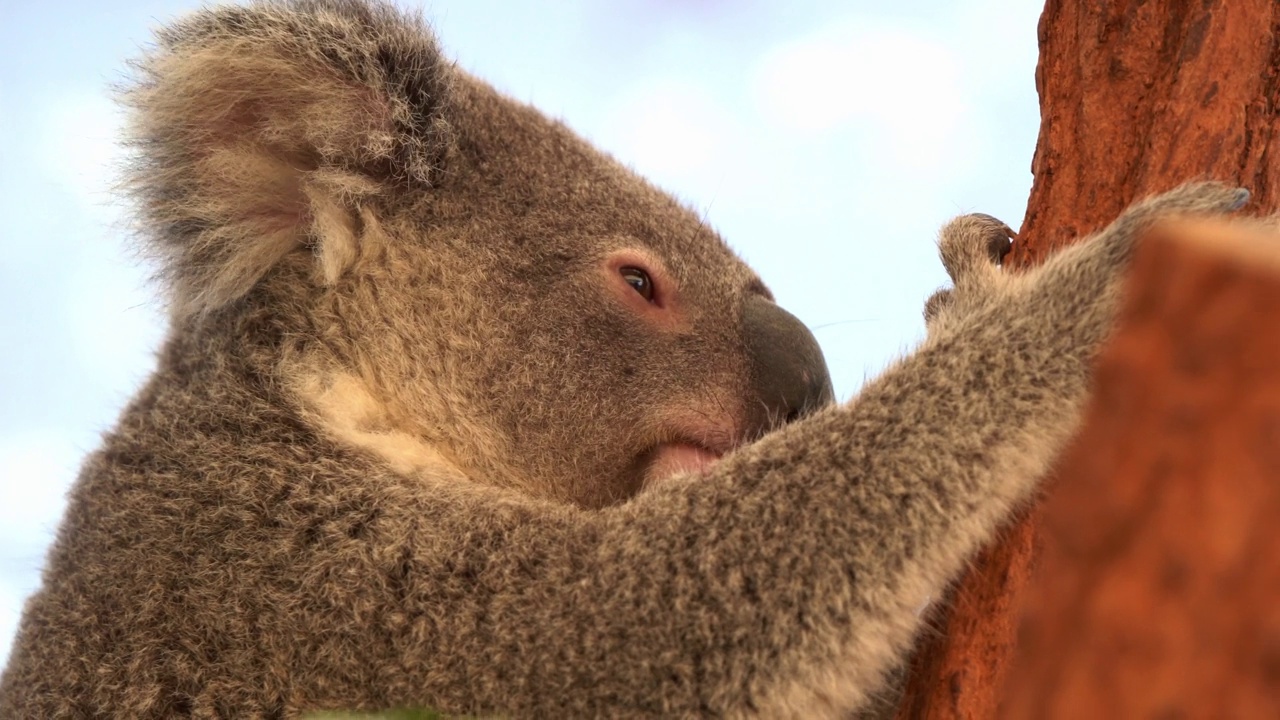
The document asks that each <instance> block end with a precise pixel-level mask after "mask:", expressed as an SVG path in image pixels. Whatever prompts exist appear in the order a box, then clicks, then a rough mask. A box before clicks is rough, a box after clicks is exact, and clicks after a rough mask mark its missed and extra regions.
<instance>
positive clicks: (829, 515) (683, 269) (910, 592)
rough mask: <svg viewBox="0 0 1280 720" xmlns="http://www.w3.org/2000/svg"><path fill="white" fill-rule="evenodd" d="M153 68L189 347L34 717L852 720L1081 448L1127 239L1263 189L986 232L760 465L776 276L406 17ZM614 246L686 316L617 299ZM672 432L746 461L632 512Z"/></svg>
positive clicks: (170, 233) (72, 591)
mask: <svg viewBox="0 0 1280 720" xmlns="http://www.w3.org/2000/svg"><path fill="white" fill-rule="evenodd" d="M139 73H140V76H139V82H138V84H137V85H136V87H135V89H134V90H133V91H132V93H131V94H130V95H129V96H128V102H130V103H131V104H132V105H133V107H134V108H135V123H134V126H133V133H134V134H133V138H134V141H135V142H136V143H137V144H138V146H139V148H140V150H141V158H142V159H141V161H140V165H139V167H138V168H137V170H136V173H135V175H134V189H135V193H136V196H137V198H138V199H139V201H140V208H141V221H142V224H143V226H144V233H145V237H146V238H147V240H146V242H147V243H148V247H149V248H150V250H151V251H152V252H154V253H155V254H156V255H157V256H159V257H161V258H163V259H164V262H165V273H166V277H167V280H168V287H169V289H170V297H171V300H172V307H173V316H172V317H173V320H172V328H171V331H170V334H169V338H168V341H167V343H166V345H165V347H164V350H163V352H162V354H161V357H160V361H159V367H158V370H157V371H156V373H155V375H154V376H153V377H152V379H151V380H150V382H148V383H147V385H146V387H145V388H144V389H143V390H142V391H141V392H140V394H139V396H138V397H137V398H136V399H135V400H134V401H133V403H132V404H131V405H130V406H129V407H128V408H127V410H126V411H125V412H124V415H123V417H122V418H121V420H120V423H119V425H118V426H117V427H116V429H115V430H114V431H112V432H111V433H110V434H109V435H108V436H107V437H106V439H105V440H104V443H103V447H102V448H101V449H100V450H99V451H97V452H96V453H94V454H93V455H92V456H91V457H90V458H89V459H88V461H87V462H86V464H85V467H84V469H83V471H82V473H81V475H80V478H79V481H78V483H77V485H76V487H75V489H74V491H73V493H72V496H71V498H70V505H69V508H68V510H67V514H66V517H65V519H64V521H63V524H62V527H61V530H60V532H59V535H58V540H57V543H56V545H55V547H54V549H53V550H52V552H51V554H50V557H49V560H48V566H47V569H46V571H45V576H44V586H43V588H42V589H41V590H40V591H39V592H38V593H37V594H36V596H35V597H34V598H33V599H32V600H31V602H30V603H29V604H28V606H27V608H26V612H25V615H24V617H23V620H22V625H21V628H20V631H19V635H18V639H17V644H16V646H15V649H14V652H13V656H12V659H11V661H10V664H9V667H8V668H7V670H6V672H5V674H4V676H3V679H2V680H0V716H3V717H6V718H28V717H30V718H35V717H41V718H43V717H91V716H102V715H110V716H119V717H131V718H145V717H173V716H183V715H192V716H197V717H214V716H224V717H294V716H295V715H297V714H298V713H299V712H301V711H303V710H306V709H325V708H327V709H335V708H347V709H379V708H389V707H404V706H430V707H434V708H437V709H441V710H445V711H450V712H457V713H474V714H502V715H509V716H514V717H692V716H728V717H745V716H760V717H841V716H843V715H845V714H846V713H848V712H849V711H851V710H854V709H856V708H858V707H860V706H861V705H862V704H863V703H865V702H866V701H867V700H868V698H870V697H871V696H873V695H874V694H875V693H876V692H877V689H878V688H879V687H880V683H881V679H882V678H883V677H884V676H885V674H886V673H887V672H888V671H889V670H890V669H891V668H893V667H894V666H895V664H896V663H897V661H898V660H899V658H901V657H902V656H903V654H904V653H905V652H906V651H907V649H908V648H909V647H910V644H911V641H912V638H913V636H914V635H915V633H916V630H917V626H918V624H919V619H918V616H917V610H918V609H919V607H920V604H921V603H922V601H924V599H925V598H927V597H931V596H932V597H936V596H937V595H938V594H939V592H940V591H941V589H942V588H943V587H944V586H945V585H946V583H947V582H948V581H949V580H950V579H951V578H953V577H954V576H955V575H956V574H957V573H958V572H959V571H960V570H961V569H962V568H963V566H964V563H965V562H966V559H967V558H968V557H969V556H970V554H971V553H972V552H973V551H974V550H975V549H976V548H977V547H979V546H980V545H981V544H982V543H984V542H986V541H987V540H988V539H990V538H991V536H992V534H993V533H994V532H995V529H996V528H997V527H998V526H999V524H1000V522H1001V521H1002V520H1003V519H1004V518H1005V517H1006V516H1007V515H1008V513H1009V512H1010V510H1011V509H1012V508H1014V507H1015V506H1016V505H1017V504H1019V503H1021V502H1023V501H1024V500H1026V499H1027V498H1028V497H1029V496H1031V495H1032V494H1033V493H1034V491H1035V488H1036V483H1037V481H1038V480H1039V479H1040V478H1041V477H1042V476H1043V475H1044V474H1045V472H1046V470H1047V469H1048V467H1049V465H1050V463H1051V462H1052V460H1053V459H1054V456H1055V455H1056V454H1057V453H1058V451H1059V449H1060V448H1061V447H1062V446H1063V444H1064V443H1065V442H1066V441H1067V439H1068V438H1069V437H1070V436H1071V434H1072V432H1073V431H1074V429H1075V427H1076V424H1077V422H1078V418H1079V414H1080V408H1081V405H1082V403H1083V401H1084V399H1085V394H1086V390H1087V388H1088V385H1089V368H1090V364H1091V362H1092V360H1093V357H1094V354H1095V353H1096V351H1097V348H1098V345H1099V343H1101V342H1102V341H1103V339H1104V338H1105V337H1106V336H1107V333H1108V331H1109V329H1110V327H1111V323H1112V316H1113V313H1114V305H1115V296H1116V283H1117V279H1118V277H1119V274H1120V273H1121V272H1122V270H1123V268H1124V265H1125V261H1126V259H1127V257H1128V255H1129V250H1130V246H1131V244H1132V242H1133V238H1134V236H1135V234H1136V233H1137V232H1138V231H1139V230H1140V229H1141V228H1142V227H1144V226H1145V225H1146V224H1147V223H1149V222H1151V221H1153V220H1154V219H1157V218H1159V217H1161V216H1163V215H1165V214H1168V213H1200V214H1209V213H1220V212H1225V211H1228V210H1230V209H1233V208H1234V207H1236V206H1238V204H1239V202H1240V199H1241V196H1240V195H1239V193H1238V192H1237V191H1236V190H1233V189H1229V188H1226V187H1223V186H1220V185H1213V184H1201V185H1193V186H1188V187H1184V188H1182V189H1180V190H1177V191H1175V192H1173V193H1169V194H1166V195H1163V196H1160V197H1159V198H1156V199H1154V200H1151V201H1148V202H1146V203H1144V204H1140V205H1138V206H1136V207H1135V208H1134V209H1132V210H1130V211H1128V212H1127V213H1126V214H1125V215H1124V216H1122V217H1121V218H1120V219H1119V220H1117V221H1116V223H1114V224H1113V225H1112V226H1111V227H1110V228H1108V229H1106V230H1105V231H1103V232H1102V233H1100V234H1099V235H1097V236H1096V237H1094V238H1092V239H1089V240H1087V241H1085V242H1082V243H1080V244H1079V245H1077V246H1074V247H1072V248H1071V249H1069V250H1066V251H1064V252H1062V253H1059V254H1058V255H1056V256H1055V257H1053V258H1052V259H1051V260H1050V261H1049V262H1048V263H1047V264H1046V265H1045V266H1044V267H1042V268H1040V269H1037V270H1035V271H1033V272H1029V273H1026V274H1022V275H1012V274H1009V273H1006V272H1004V271H1002V270H1000V269H998V268H997V267H996V266H995V265H994V264H992V263H991V262H990V255H989V253H990V247H991V227H992V225H991V224H990V223H989V222H983V221H980V220H975V219H974V218H973V216H967V218H960V219H958V220H957V221H955V222H953V223H952V224H951V225H949V226H948V227H947V228H944V230H943V233H942V240H941V244H942V248H943V256H944V258H948V265H947V267H948V270H949V271H951V272H952V274H953V277H954V279H955V283H956V287H955V290H954V291H953V292H952V293H951V294H950V295H949V296H948V301H947V302H946V303H945V304H944V306H943V307H941V308H939V311H938V313H937V314H936V317H935V318H934V321H933V322H931V326H930V334H929V337H928V339H927V340H926V341H925V342H924V343H923V344H922V346H921V347H920V348H919V349H918V350H916V351H915V352H913V353H912V354H910V355H909V356H907V357H905V358H903V359H902V360H900V361H898V362H897V363H896V364H894V365H893V366H892V367H891V368H889V369H888V370H887V371H886V372H885V373H884V375H883V376H881V377H880V378H879V379H877V380H874V381H872V382H870V383H868V384H867V386H866V387H865V388H864V389H863V391H862V392H861V394H860V395H859V396H858V397H857V398H855V399H854V400H853V401H851V402H849V403H847V404H845V405H844V406H841V407H829V408H827V409H825V410H820V411H818V412H816V413H813V414H811V415H809V416H807V417H805V418H804V419H801V420H799V421H797V422H794V423H792V424H790V425H787V426H785V427H783V428H781V429H778V430H776V431H775V432H772V433H769V434H767V435H765V436H764V437H762V438H760V439H759V440H757V441H755V442H747V441H748V440H750V439H751V438H750V434H751V431H750V430H749V429H748V428H746V427H745V426H744V425H743V423H742V422H741V418H742V417H743V416H745V415H746V414H749V412H750V409H749V408H747V407H746V405H747V404H749V402H750V400H749V397H748V395H747V394H746V387H747V384H748V381H747V379H746V378H747V376H748V375H749V374H750V368H749V358H748V357H747V350H746V342H745V341H744V339H743V336H742V332H743V331H742V327H741V324H742V317H741V307H742V306H743V304H744V303H745V302H746V300H747V299H748V298H751V297H755V296H758V295H761V294H767V291H765V290H764V289H763V286H762V285H761V284H760V282H759V280H758V279H757V278H756V277H755V275H754V274H753V273H752V272H751V271H750V270H749V269H747V268H746V267H745V266H744V265H743V264H742V263H741V262H740V261H739V260H738V259H737V258H736V257H734V256H733V255H732V253H730V252H729V251H728V250H727V249H726V248H725V246H724V245H723V243H721V241H720V240H719V239H718V238H717V237H716V236H715V235H714V234H713V233H711V232H710V231H708V230H707V229H706V228H705V227H703V225H702V224H701V223H700V222H699V220H698V218H697V217H696V216H695V215H694V214H693V213H691V212H689V211H688V210H687V209H685V208H683V207H681V206H680V205H678V204H677V203H676V202H674V201H673V200H671V199H670V198H668V197H667V196H665V195H664V194H662V193H660V192H658V191H657V190H655V189H653V188H652V187H650V186H649V185H647V184H645V183H644V182H643V181H641V180H639V179H637V178H635V177H634V176H633V175H632V174H631V173H630V172H628V171H626V170H625V169H623V168H621V167H619V166H618V165H617V164H616V163H614V162H613V161H612V160H611V159H609V158H607V157H605V156H603V155H601V154H600V153H598V152H596V151H595V150H593V149H591V148H590V147H588V146H587V145H585V144H584V143H583V142H582V141H580V140H578V139H577V138H575V137H574V136H572V134H571V133H569V132H568V131H567V130H566V129H565V128H564V127H563V126H561V125H559V124H557V123H554V122H551V121H549V120H546V119H545V118H543V117H542V116H541V115H539V114H537V113H536V112H534V111H533V110H531V109H529V108H527V107H524V106H521V105H519V104H516V103H513V102H511V101H509V100H507V99H504V98H502V97H500V96H498V95H496V94H495V93H494V92H493V91H492V90H491V89H489V88H488V87H487V86H485V85H483V84H482V83H480V82H478V81H476V80H474V79H472V78H470V77H468V76H467V75H465V74H464V73H462V72H461V71H459V70H457V69H456V68H454V67H453V66H452V65H450V64H449V63H447V62H445V61H444V60H442V59H441V58H440V57H439V56H438V53H437V51H436V50H435V46H434V43H433V41H432V40H431V39H430V38H429V36H428V35H427V34H426V31H425V29H424V28H423V27H422V26H421V24H420V23H419V22H418V21H416V20H414V19H412V18H406V17H405V16H403V15H401V14H399V13H398V12H396V11H393V10H389V9H385V8H372V9H371V8H370V7H369V6H366V5H364V4H362V3H360V2H356V1H355V0H298V1H296V2H284V3H275V2H272V3H260V4H254V5H250V6H248V7H245V8H239V9H214V10H207V11H202V12H200V13H198V14H197V15H195V16H193V17H191V18H189V19H187V20H184V21H181V22H179V23H176V24H175V25H173V26H171V27H169V28H167V29H166V30H164V31H163V32H162V33H161V35H160V47H159V48H158V49H157V50H155V51H154V52H153V53H151V54H150V55H148V57H146V58H145V59H144V60H143V61H142V62H141V63H140V70H139ZM617 252H624V253H631V254H632V255H634V256H637V257H641V258H642V259H647V260H645V261H646V262H651V263H653V265H654V267H655V268H662V270H663V273H664V274H663V275H662V277H664V278H666V280H665V282H668V283H669V284H670V285H671V286H672V287H674V288H677V289H678V291H679V292H678V297H674V298H673V299H672V304H671V306H670V308H668V309H667V310H664V311H663V312H661V313H657V314H652V313H650V310H649V309H647V308H645V307H643V306H635V307H632V306H630V305H628V304H627V303H629V302H633V301H634V298H630V297H627V296H625V294H624V295H617V294H610V293H611V292H613V291H612V290H610V289H609V288H610V287H613V286H611V285H609V283H610V282H611V280H610V279H609V278H608V277H607V275H606V274H602V273H601V272H599V271H598V268H599V267H600V265H599V263H600V262H603V261H605V260H607V259H608V258H610V257H613V256H612V255H611V253H617ZM632 255H627V257H631V256H632ZM655 272H656V270H655ZM646 313H650V314H646ZM744 398H746V399H744ZM722 416H723V417H722ZM689 418H694V419H693V420H690V419H689ZM681 423H684V424H685V425H689V426H692V427H694V430H689V429H688V428H687V427H684V425H681ZM678 425H679V426H680V427H681V428H684V429H680V430H679V432H683V433H686V435H687V434H688V433H690V432H696V433H700V434H701V435H702V436H701V437H697V438H694V440H696V441H697V442H699V443H702V444H705V445H706V446H708V447H712V446H716V447H725V448H728V447H733V446H737V447H736V449H735V450H733V451H732V452H730V453H729V454H728V455H727V456H726V457H724V458H723V459H722V460H721V461H720V462H718V463H716V464H715V465H713V466H712V467H711V469H710V470H709V471H707V472H705V473H703V474H684V475H677V476H674V477H670V478H666V479H665V480H664V481H663V482H661V483H658V484H655V485H653V486H652V487H649V488H648V489H646V490H644V491H643V492H639V493H638V494H637V489H638V488H639V487H640V486H641V485H642V484H643V482H642V473H641V470H640V469H639V467H638V466H637V463H638V462H639V463H643V461H644V459H645V458H646V457H648V456H647V455H646V454H645V453H646V452H647V451H648V449H651V448H653V447H655V446H660V445H661V443H663V442H669V441H672V439H673V438H677V439H678V438H679V437H686V435H674V434H673V433H675V432H676V430H673V429H672V428H673V427H675V426H678Z"/></svg>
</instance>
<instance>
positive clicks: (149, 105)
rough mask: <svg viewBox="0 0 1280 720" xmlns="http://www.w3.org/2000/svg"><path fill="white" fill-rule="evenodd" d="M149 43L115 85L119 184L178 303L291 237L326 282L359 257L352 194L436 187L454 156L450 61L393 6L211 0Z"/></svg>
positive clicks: (210, 297)
mask: <svg viewBox="0 0 1280 720" xmlns="http://www.w3.org/2000/svg"><path fill="white" fill-rule="evenodd" d="M157 45H158V46H157V48H156V49H155V50H154V51H152V52H151V53H150V54H149V55H147V56H146V57H144V58H142V59H141V60H140V61H138V62H137V63H136V66H135V67H136V70H137V71H138V72H137V80H136V82H135V83H134V84H133V85H132V86H130V87H127V88H125V90H124V92H123V96H122V97H123V102H124V104H125V105H126V106H128V107H129V108H131V110H132V127H131V133H132V134H131V141H132V144H133V145H134V146H135V148H136V150H137V154H136V162H135V164H134V166H133V167H132V170H131V172H130V175H129V177H128V187H129V189H130V190H132V191H133V192H134V194H135V195H136V197H137V200H138V204H139V209H140V212H141V216H142V217H141V219H142V231H143V233H144V234H145V235H146V237H147V239H146V243H147V246H148V249H150V250H151V251H152V252H151V253H150V254H154V255H158V256H159V260H160V263H161V268H162V269H161V274H162V276H163V277H164V278H165V279H166V280H167V281H168V284H169V286H170V289H171V291H172V293H173V302H174V311H175V313H177V314H178V315H179V316H181V315H186V314H199V313H204V312H208V311H210V310H214V309H217V308H219V307H221V306H223V305H225V304H226V303H229V302H231V301H233V300H235V299H237V298H239V297H241V296H242V295H244V294H245V293H246V292H248V291H249V290H250V289H251V288H252V287H253V286H254V285H255V284H256V283H257V282H258V281H259V280H260V279H262V277H263V276H264V275H265V274H266V273H267V272H268V271H269V270H270V269H271V268H272V267H273V266H274V265H275V264H276V263H277V262H279V261H280V259H281V258H283V257H284V256H285V255H286V254H287V253H289V252H291V251H294V250H296V249H298V248H304V247H311V248H313V249H314V250H315V251H316V253H317V255H318V256H319V268H320V270H319V274H320V275H321V277H322V278H324V279H325V280H327V281H329V282H332V281H333V280H335V279H336V278H337V276H338V275H340V274H341V273H342V271H343V270H344V269H345V267H346V266H347V265H348V264H349V263H350V262H352V261H354V259H355V258H356V257H357V256H358V255H359V248H358V243H359V237H358V235H359V234H360V233H359V229H360V227H361V215H362V214H365V215H367V211H366V212H363V213H362V210H361V208H363V207H367V206H368V204H369V203H370V201H372V200H374V199H376V196H378V195H380V194H383V193H386V192H388V191H390V190H392V189H393V188H395V187H405V186H414V185H417V186H429V185H431V183H432V182H433V180H434V179H435V177H436V174H437V173H438V172H439V168H440V165H441V164H442V162H443V161H444V159H445V157H446V156H447V155H448V154H449V151H450V147H451V142H452V141H451V133H450V132H449V127H448V125H447V123H446V122H445V121H444V119H443V118H442V116H441V112H440V108H441V104H442V102H443V101H444V99H445V98H446V97H447V85H448V81H449V77H450V69H449V65H448V63H446V62H445V61H443V60H442V58H441V56H440V53H439V50H438V49H437V47H436V45H435V43H434V41H433V40H432V36H431V34H430V32H429V31H428V29H427V28H426V26H425V24H424V23H423V22H422V21H421V20H420V19H418V18H416V17H411V16H407V15H405V14H403V13H402V12H400V11H398V10H395V9H393V8H390V7H386V6H378V5H369V4H365V3H361V2H356V1H354V0H292V1H287V2H258V3H255V4H253V5H250V6H248V7H230V8H215V9H209V10H204V11H200V12H198V13H196V14H195V15H193V16H191V17H189V18H187V19H185V20H183V21H181V22H179V23H177V24H175V25H172V26H169V27H168V28H166V29H164V30H162V31H160V32H159V33H158V43H157Z"/></svg>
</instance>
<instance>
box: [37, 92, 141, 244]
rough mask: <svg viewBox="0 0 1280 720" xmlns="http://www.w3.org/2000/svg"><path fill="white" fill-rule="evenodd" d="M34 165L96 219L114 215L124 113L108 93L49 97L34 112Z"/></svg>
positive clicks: (116, 201)
mask: <svg viewBox="0 0 1280 720" xmlns="http://www.w3.org/2000/svg"><path fill="white" fill-rule="evenodd" d="M36 117H37V118H39V120H38V122H39V133H40V135H39V136H38V137H37V139H36V147H35V155H36V157H37V159H38V164H37V166H38V167H39V168H40V169H42V170H43V171H44V172H46V173H47V174H48V177H49V179H51V180H53V181H54V182H55V183H57V184H58V185H60V186H61V187H63V188H64V189H65V190H67V191H69V192H70V193H71V194H72V195H73V196H74V197H75V198H76V199H77V200H78V201H79V202H80V204H81V208H82V209H83V210H85V211H87V212H89V213H91V215H92V216H93V217H95V218H96V219H98V220H103V219H113V218H116V217H118V215H119V213H118V200H117V199H116V196H115V195H114V194H113V193H112V191H111V188H112V185H113V184H114V183H115V182H117V180H118V174H117V171H118V168H119V166H120V164H121V163H122V161H123V160H124V158H125V157H126V152H125V150H124V148H123V147H121V146H120V144H119V140H120V138H121V130H122V128H123V125H124V115H123V113H122V112H121V111H120V109H119V108H118V107H116V105H115V103H113V102H112V101H111V100H110V98H109V97H108V96H106V95H105V94H101V93H78V94H69V95H64V96H61V97H58V98H55V99H53V100H52V101H50V102H49V103H48V105H47V106H46V107H45V108H44V109H43V111H42V112H37V113H36Z"/></svg>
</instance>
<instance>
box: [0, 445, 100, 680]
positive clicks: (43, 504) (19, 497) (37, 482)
mask: <svg viewBox="0 0 1280 720" xmlns="http://www.w3.org/2000/svg"><path fill="white" fill-rule="evenodd" d="M82 456H83V452H82V451H81V450H80V449H79V448H78V447H77V446H76V444H75V443H74V442H72V441H71V440H70V439H69V438H68V437H66V436H65V435H62V434H58V433H56V432H53V431H30V432H24V433H20V434H17V435H9V436H5V437H0V662H3V659H4V658H5V657H6V656H7V655H8V652H9V646H10V643H11V641H12V639H13V633H14V632H15V631H16V630H17V627H18V617H19V616H20V615H21V613H22V603H23V602H24V600H25V599H26V597H27V596H28V595H30V594H31V593H32V592H33V591H34V590H35V589H36V587H37V586H38V585H39V582H40V567H41V564H42V563H43V560H44V555H45V552H46V548H47V546H48V544H49V542H50V541H52V540H53V536H54V533H55V532H56V530H57V526H58V522H59V520H60V519H61V517H62V512H63V509H64V506H65V505H66V494H67V490H68V488H69V487H70V485H71V482H72V479H73V478H74V477H75V474H76V468H77V467H78V466H79V465H80V463H81V461H82Z"/></svg>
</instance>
